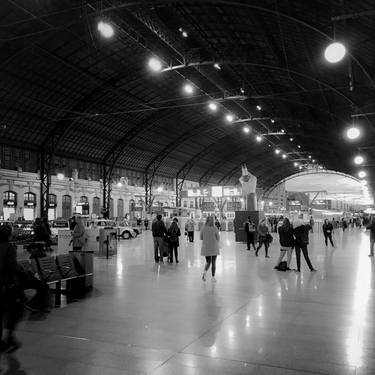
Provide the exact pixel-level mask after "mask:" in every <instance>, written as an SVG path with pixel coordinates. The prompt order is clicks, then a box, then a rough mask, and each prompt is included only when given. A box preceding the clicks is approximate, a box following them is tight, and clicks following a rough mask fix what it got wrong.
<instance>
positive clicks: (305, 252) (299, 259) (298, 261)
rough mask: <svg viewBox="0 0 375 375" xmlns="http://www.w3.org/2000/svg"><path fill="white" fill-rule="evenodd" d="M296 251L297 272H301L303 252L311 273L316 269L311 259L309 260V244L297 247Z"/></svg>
mask: <svg viewBox="0 0 375 375" xmlns="http://www.w3.org/2000/svg"><path fill="white" fill-rule="evenodd" d="M295 249H296V258H297V270H298V271H301V251H302V253H303V256H304V258H305V261H306V263H307V265H308V267H309V268H310V271H312V270H313V269H314V267H313V266H312V264H311V261H310V258H309V252H308V250H307V244H303V245H297V244H296V246H295Z"/></svg>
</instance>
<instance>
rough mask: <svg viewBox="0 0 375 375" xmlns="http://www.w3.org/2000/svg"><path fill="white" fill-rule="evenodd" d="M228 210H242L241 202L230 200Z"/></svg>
mask: <svg viewBox="0 0 375 375" xmlns="http://www.w3.org/2000/svg"><path fill="white" fill-rule="evenodd" d="M227 211H241V202H228V203H227Z"/></svg>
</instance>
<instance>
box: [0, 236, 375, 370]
mask: <svg viewBox="0 0 375 375" xmlns="http://www.w3.org/2000/svg"><path fill="white" fill-rule="evenodd" d="M335 240H336V244H337V246H336V248H335V249H332V248H331V247H328V248H326V247H325V246H324V244H323V239H322V235H321V234H319V233H314V234H312V235H311V244H310V255H311V259H312V262H313V264H314V266H315V267H316V268H317V269H318V272H317V273H310V271H309V270H308V269H307V267H306V264H305V263H304V261H303V260H302V264H303V269H302V272H301V274H297V273H295V272H288V273H283V272H277V271H275V270H274V269H273V266H274V263H275V262H276V259H277V256H278V251H279V248H278V246H277V242H278V241H275V243H273V244H272V246H271V253H270V254H271V258H270V259H265V258H264V253H263V252H261V254H260V256H259V257H258V258H256V257H255V255H254V252H253V251H251V252H250V251H246V250H245V246H244V245H243V244H238V243H235V242H234V236H233V233H226V232H223V233H222V234H221V246H222V250H221V252H222V255H221V256H220V257H219V259H218V265H217V283H216V284H214V283H212V282H211V279H210V278H208V280H207V282H206V283H204V282H202V280H201V274H202V269H203V259H202V258H201V257H200V252H199V246H200V244H199V242H200V241H196V242H195V243H194V244H188V243H186V242H185V239H183V240H182V241H181V242H182V244H181V248H180V261H181V262H180V263H179V264H178V265H177V264H163V265H155V264H154V262H153V251H152V245H151V244H152V241H151V235H150V232H146V233H143V234H142V235H141V236H140V237H139V238H137V239H135V240H129V241H122V242H121V243H120V247H119V251H118V255H117V257H113V258H111V259H110V260H108V261H107V260H106V259H99V258H96V259H95V288H94V290H93V291H92V293H91V295H90V296H87V298H85V299H84V300H81V301H79V302H74V303H71V304H69V305H66V306H64V307H63V308H60V309H53V310H52V312H51V313H50V314H48V315H46V316H44V315H38V314H32V315H26V316H25V318H24V320H23V321H22V323H21V324H20V326H19V331H18V337H19V338H20V340H21V341H22V342H23V347H22V348H21V349H20V350H19V351H18V352H16V353H15V354H13V355H3V356H2V358H1V364H0V366H1V369H2V371H3V372H1V374H3V373H4V374H17V375H21V374H28V375H36V374H38V375H39V374H40V375H44V374H45V375H55V374H59V375H60V374H67V375H68V374H69V375H76V374H77V375H78V374H79V375H81V374H95V375H115V374H133V375H134V374H153V375H192V374H199V375H211V374H212V375H213V374H243V375H245V374H246V375H247V374H257V375H263V374H269V375H297V374H304V375H312V374H327V375H338V374H340V375H341V374H343V375H373V374H375V330H374V316H375V295H374V286H375V277H374V272H375V263H374V260H373V259H371V258H368V256H367V254H368V242H369V238H368V234H367V233H365V232H364V231H361V230H352V231H349V232H346V233H344V234H343V233H341V232H339V233H337V234H336V235H335ZM293 266H294V260H293Z"/></svg>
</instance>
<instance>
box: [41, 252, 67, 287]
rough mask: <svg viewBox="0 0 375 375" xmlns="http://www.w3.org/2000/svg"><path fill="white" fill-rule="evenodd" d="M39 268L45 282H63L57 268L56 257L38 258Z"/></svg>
mask: <svg viewBox="0 0 375 375" xmlns="http://www.w3.org/2000/svg"><path fill="white" fill-rule="evenodd" d="M37 262H38V268H39V275H40V277H41V278H42V280H43V281H45V282H47V283H48V282H49V281H56V280H61V278H62V277H61V273H60V270H59V269H58V267H57V264H56V261H55V258H54V257H49V256H47V257H44V258H38V259H37Z"/></svg>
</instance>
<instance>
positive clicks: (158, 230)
mask: <svg viewBox="0 0 375 375" xmlns="http://www.w3.org/2000/svg"><path fill="white" fill-rule="evenodd" d="M151 229H152V236H153V237H164V235H166V234H167V228H166V227H165V224H164V221H163V220H155V221H154V222H153V223H152V227H151Z"/></svg>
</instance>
